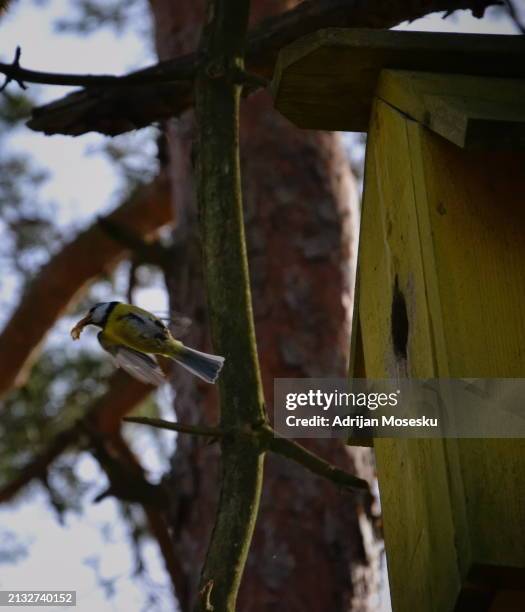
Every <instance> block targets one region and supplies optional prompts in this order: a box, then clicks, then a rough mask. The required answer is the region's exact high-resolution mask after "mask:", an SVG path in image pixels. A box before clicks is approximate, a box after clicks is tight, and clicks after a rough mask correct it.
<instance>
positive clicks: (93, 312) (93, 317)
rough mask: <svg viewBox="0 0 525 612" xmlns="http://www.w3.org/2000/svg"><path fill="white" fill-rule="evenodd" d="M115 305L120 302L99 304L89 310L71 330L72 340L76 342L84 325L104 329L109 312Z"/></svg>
mask: <svg viewBox="0 0 525 612" xmlns="http://www.w3.org/2000/svg"><path fill="white" fill-rule="evenodd" d="M117 304H120V302H99V303H98V304H95V305H94V306H93V308H90V310H89V312H88V313H87V315H86V316H85V317H84V318H83V319H80V321H79V322H78V323H77V324H76V325H75V327H73V329H72V330H71V336H72V338H73V339H74V340H78V338H79V337H80V334H81V333H82V330H83V329H84V327H86V325H96V326H97V327H101V328H102V329H104V327H105V325H106V323H107V321H108V319H109V315H110V314H111V311H112V310H113V309H114V308H115V306H116V305H117Z"/></svg>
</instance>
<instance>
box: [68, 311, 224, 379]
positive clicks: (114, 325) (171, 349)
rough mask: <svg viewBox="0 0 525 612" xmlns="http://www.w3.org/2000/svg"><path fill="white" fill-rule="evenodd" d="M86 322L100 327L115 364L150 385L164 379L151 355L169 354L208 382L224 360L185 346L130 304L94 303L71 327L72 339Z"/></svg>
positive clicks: (80, 331) (100, 337) (150, 316)
mask: <svg viewBox="0 0 525 612" xmlns="http://www.w3.org/2000/svg"><path fill="white" fill-rule="evenodd" d="M86 325H96V326H97V327H101V328H102V331H101V332H99V334H98V336H97V337H98V341H99V342H100V345H101V346H102V348H103V349H104V350H106V351H107V352H108V353H109V354H110V355H111V357H112V358H113V361H114V362H115V365H116V366H117V367H121V368H122V369H124V370H126V372H128V374H131V376H133V377H135V378H137V379H138V380H140V381H142V382H145V383H150V384H152V385H160V384H162V383H163V382H165V377H164V373H163V372H162V370H161V369H160V366H159V364H158V363H157V361H156V359H155V357H153V356H152V355H163V356H164V357H169V358H170V359H173V360H174V361H176V362H177V363H180V365H181V366H182V367H184V368H186V369H187V370H189V371H190V372H191V373H192V374H195V376H198V377H199V378H202V380H205V381H206V382H209V383H214V382H215V381H216V380H217V377H218V376H219V372H220V371H221V368H222V366H223V364H224V357H219V356H218V355H209V354H208V353H201V352H200V351H196V350H195V349H192V348H189V347H187V346H184V344H183V343H182V342H180V340H176V339H175V338H174V337H173V336H172V335H171V332H170V330H169V329H168V328H167V327H166V325H164V323H163V322H162V321H161V320H160V319H158V318H157V317H156V316H155V315H153V314H151V313H150V312H148V311H147V310H143V309H142V308H138V307H137V306H133V305H132V304H123V303H122V302H102V303H100V304H95V306H93V308H91V310H90V311H89V312H88V314H87V315H86V316H85V317H84V318H83V319H81V320H80V321H79V322H78V323H77V324H76V325H75V327H73V329H72V330H71V337H72V338H73V340H78V339H79V338H80V334H81V333H82V330H83V329H84V327H86Z"/></svg>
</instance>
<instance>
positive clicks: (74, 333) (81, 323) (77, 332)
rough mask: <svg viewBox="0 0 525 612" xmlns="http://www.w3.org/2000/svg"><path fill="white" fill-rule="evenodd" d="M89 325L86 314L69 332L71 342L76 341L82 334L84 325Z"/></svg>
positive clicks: (89, 318)
mask: <svg viewBox="0 0 525 612" xmlns="http://www.w3.org/2000/svg"><path fill="white" fill-rule="evenodd" d="M90 323H91V315H90V314H87V315H86V316H85V317H84V318H83V319H80V321H79V322H78V323H77V324H76V325H75V327H73V329H72V330H71V337H72V338H73V340H78V339H79V338H80V334H81V333H82V330H83V329H84V327H86V325H89V324H90Z"/></svg>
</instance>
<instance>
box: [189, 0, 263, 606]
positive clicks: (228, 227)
mask: <svg viewBox="0 0 525 612" xmlns="http://www.w3.org/2000/svg"><path fill="white" fill-rule="evenodd" d="M249 7H250V2H249V0H215V1H212V2H210V3H209V5H208V19H209V22H208V23H206V24H205V26H204V30H203V35H202V39H201V45H200V57H202V67H201V68H200V70H199V73H198V74H197V78H196V81H195V102H196V103H195V117H196V122H197V126H198V130H197V147H196V152H197V155H196V162H197V163H196V179H197V180H196V184H197V200H198V204H199V221H200V229H201V236H202V250H203V255H204V273H205V282H206V289H207V296H208V304H209V317H210V323H211V335H212V340H213V346H214V348H215V350H216V352H217V353H218V354H219V355H224V356H225V357H226V361H225V364H224V368H223V370H222V373H221V376H220V378H219V393H220V406H221V416H220V427H221V429H223V430H231V429H240V430H242V431H244V430H249V429H251V428H252V427H253V426H254V425H255V424H256V423H259V422H261V421H264V419H265V411H264V399H263V389H262V382H261V376H260V372H259V362H258V357H257V347H256V343H255V327H254V322H253V311H252V303H251V294H250V279H249V274H248V259H247V253H246V242H245V237H244V220H243V203H242V189H241V171H240V160H239V105H240V94H241V86H240V85H237V84H235V82H234V81H235V74H236V72H237V71H238V69H241V70H242V69H244V61H243V54H244V47H245V36H246V28H247V24H248V15H249ZM217 58H221V59H220V62H218V60H217ZM219 64H220V66H219V70H215V68H216V67H217V66H218V65H219ZM212 67H213V70H212ZM212 72H213V74H212ZM262 476H263V453H262V452H261V448H260V446H259V445H258V444H257V443H256V441H254V440H253V439H252V438H251V437H249V436H223V437H222V439H221V492H220V498H219V505H218V508H217V513H216V516H215V526H214V528H213V533H212V536H211V540H210V544H209V547H208V552H207V555H206V560H205V562H204V566H203V568H202V572H201V577H200V582H199V592H200V593H201V594H202V595H201V597H200V598H199V600H198V602H197V605H196V610H197V611H205V610H209V609H213V610H216V611H221V612H233V611H234V610H235V602H236V599H237V593H238V590H239V585H240V582H241V577H242V573H243V570H244V565H245V563H246V559H247V556H248V550H249V548H250V543H251V539H252V535H253V529H254V527H255V521H256V518H257V511H258V507H259V499H260V495H261V486H262Z"/></svg>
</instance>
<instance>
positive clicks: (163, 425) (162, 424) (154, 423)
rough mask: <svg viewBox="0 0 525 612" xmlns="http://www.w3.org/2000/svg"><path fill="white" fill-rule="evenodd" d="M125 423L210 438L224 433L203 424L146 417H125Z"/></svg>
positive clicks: (219, 436)
mask: <svg viewBox="0 0 525 612" xmlns="http://www.w3.org/2000/svg"><path fill="white" fill-rule="evenodd" d="M124 421H126V422H127V423H139V424H140V425H150V426H151V427H157V428H158V429H168V430H170V431H178V432H179V433H186V434H191V435H192V436H207V437H210V438H221V437H222V436H224V435H225V433H224V431H223V430H222V429H220V428H218V427H205V426H203V425H185V424H184V423H173V422H171V421H165V420H163V419H151V418H148V417H125V418H124Z"/></svg>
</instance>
